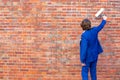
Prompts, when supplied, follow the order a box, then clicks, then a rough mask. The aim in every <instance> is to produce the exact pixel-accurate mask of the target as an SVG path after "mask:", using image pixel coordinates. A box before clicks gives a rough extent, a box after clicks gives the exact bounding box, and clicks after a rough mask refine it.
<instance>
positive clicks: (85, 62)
mask: <svg viewBox="0 0 120 80" xmlns="http://www.w3.org/2000/svg"><path fill="white" fill-rule="evenodd" d="M106 20H107V17H106V16H102V22H101V23H100V25H99V26H96V27H92V28H91V21H90V20H89V19H84V20H83V21H82V22H81V27H82V29H83V31H84V32H83V33H82V35H81V40H80V61H81V65H82V72H81V75H82V80H89V79H88V72H89V71H90V75H91V80H97V75H96V66H97V60H98V55H99V54H100V53H102V52H103V49H102V47H101V45H100V42H99V40H98V33H99V32H100V31H101V30H102V29H103V27H104V26H105V24H106Z"/></svg>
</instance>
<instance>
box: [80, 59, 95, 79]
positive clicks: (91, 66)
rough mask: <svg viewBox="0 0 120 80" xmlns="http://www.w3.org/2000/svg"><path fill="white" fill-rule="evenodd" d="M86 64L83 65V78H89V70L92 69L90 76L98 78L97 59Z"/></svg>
mask: <svg viewBox="0 0 120 80" xmlns="http://www.w3.org/2000/svg"><path fill="white" fill-rule="evenodd" d="M85 64H86V65H85V66H82V72H81V75H82V80H89V79H88V72H89V70H90V76H91V80H97V74H96V66H97V60H95V61H93V62H86V63H85Z"/></svg>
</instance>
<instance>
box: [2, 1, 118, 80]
mask: <svg viewBox="0 0 120 80" xmlns="http://www.w3.org/2000/svg"><path fill="white" fill-rule="evenodd" d="M102 7H103V8H105V9H106V11H105V12H104V13H105V14H106V15H107V16H108V22H107V24H106V26H105V28H104V29H103V30H102V31H101V32H100V34H99V38H100V41H101V44H102V45H103V48H104V53H103V54H102V55H100V56H99V61H98V66H97V69H98V72H97V74H98V80H120V0H0V80H81V76H80V74H81V66H80V61H79V40H80V34H81V33H82V29H81V28H80V22H81V20H82V19H84V18H86V17H88V18H89V19H90V20H91V21H92V26H94V25H99V23H100V22H101V19H95V16H94V15H95V13H96V12H97V11H98V10H99V9H100V8H102Z"/></svg>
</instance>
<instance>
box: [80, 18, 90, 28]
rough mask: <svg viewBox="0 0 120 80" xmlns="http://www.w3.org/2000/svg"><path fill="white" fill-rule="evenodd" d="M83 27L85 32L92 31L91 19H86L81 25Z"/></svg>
mask: <svg viewBox="0 0 120 80" xmlns="http://www.w3.org/2000/svg"><path fill="white" fill-rule="evenodd" d="M81 27H82V29H83V30H89V29H91V21H90V20H89V19H84V20H83V21H82V23H81Z"/></svg>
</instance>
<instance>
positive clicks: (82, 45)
mask: <svg viewBox="0 0 120 80" xmlns="http://www.w3.org/2000/svg"><path fill="white" fill-rule="evenodd" d="M87 44H88V41H87V39H86V38H85V37H84V36H81V41H80V61H81V62H82V63H85V59H86V52H87Z"/></svg>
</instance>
